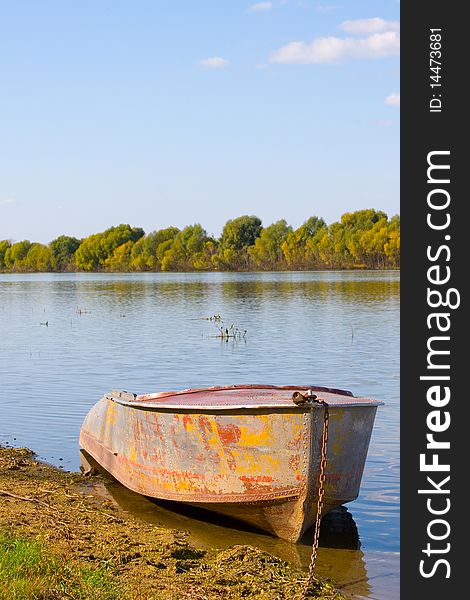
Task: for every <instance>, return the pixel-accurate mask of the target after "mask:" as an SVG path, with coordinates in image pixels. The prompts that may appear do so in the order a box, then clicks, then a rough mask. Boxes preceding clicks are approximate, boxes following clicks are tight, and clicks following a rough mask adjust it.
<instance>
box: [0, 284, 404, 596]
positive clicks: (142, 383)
mask: <svg viewBox="0 0 470 600" xmlns="http://www.w3.org/2000/svg"><path fill="white" fill-rule="evenodd" d="M399 289H400V283H399V274H398V273H397V272H312V273H246V274H239V273H225V274H222V273H210V274H206V273H204V274H166V273H165V274H163V273H158V274H119V275H117V274H106V275H105V274H53V275H52V274H32V275H0V384H1V392H2V393H1V396H0V415H1V417H0V443H4V444H5V443H9V444H11V445H16V446H28V447H30V448H32V449H33V450H35V451H36V452H37V453H38V455H39V457H40V458H42V459H44V460H46V461H48V462H51V463H53V464H55V465H57V466H60V467H62V468H64V469H66V470H72V471H75V470H78V464H79V461H78V443H77V442H78V434H79V429H80V425H81V422H82V420H83V417H84V416H85V414H86V413H87V411H88V410H89V408H90V407H91V406H92V405H93V404H94V403H95V402H96V401H97V400H98V399H99V398H100V397H101V395H102V394H103V393H104V392H106V391H109V390H111V389H125V390H128V391H132V392H135V393H137V394H141V393H148V392H155V391H161V390H176V389H182V388H186V387H204V386H211V385H217V384H222V385H226V384H233V383H269V384H289V383H291V384H299V383H300V384H317V385H324V386H331V387H340V388H345V389H349V390H351V391H352V392H353V393H354V394H355V395H364V396H369V397H372V398H377V399H380V400H383V401H384V402H385V405H384V406H382V407H379V409H378V412H377V418H376V423H375V428H374V432H373V435H372V440H371V445H370V449H369V454H368V459H367V463H366V468H365V472H364V476H363V481H362V487H361V494H360V496H359V498H358V499H357V500H356V501H354V502H352V503H349V504H348V505H347V509H348V513H347V516H348V517H349V519H351V517H352V523H353V525H354V527H357V530H356V531H354V532H353V533H352V534H351V531H349V532H348V533H345V532H344V531H343V532H342V533H339V532H338V531H337V530H338V527H337V526H336V525H335V524H333V526H332V527H330V530H329V531H327V530H326V529H325V531H324V534H323V538H322V546H321V548H320V552H319V565H318V569H319V574H320V575H321V574H323V575H328V576H332V577H334V578H335V579H336V580H337V581H340V582H342V583H344V584H345V588H344V590H345V591H347V592H351V593H355V594H358V595H360V596H365V597H368V598H376V599H378V600H392V599H396V598H398V597H399V592H398V570H399V569H398V552H399ZM215 314H220V315H221V317H222V319H223V320H224V322H225V323H226V324H227V325H228V326H230V324H231V323H232V322H235V323H236V325H237V326H238V327H239V328H240V329H242V330H245V329H246V330H247V335H246V338H245V339H244V340H240V341H237V342H232V341H230V342H228V343H226V342H222V341H221V340H220V339H217V338H216V337H215V336H216V335H217V333H218V332H217V330H216V328H215V325H214V323H212V322H210V321H208V320H206V319H205V318H206V317H209V316H211V315H215ZM100 493H104V494H110V495H111V496H113V497H114V498H115V499H116V501H118V502H120V503H121V504H122V505H123V506H125V507H126V508H127V509H128V510H131V511H133V512H139V514H141V515H143V516H144V518H147V519H149V520H155V521H159V522H166V523H168V524H170V525H171V526H175V527H178V526H180V527H183V528H184V529H189V530H190V531H191V534H192V536H193V537H194V538H195V543H200V544H207V545H214V546H217V547H221V546H224V545H226V544H228V543H230V544H232V543H253V544H255V545H258V546H259V547H262V548H263V549H266V550H269V551H271V552H273V553H277V554H279V555H281V556H283V557H284V558H288V559H289V560H292V561H293V562H298V563H299V564H302V565H306V564H308V556H309V547H308V543H309V541H310V540H309V539H308V536H307V537H306V539H304V540H303V541H302V543H300V544H297V545H295V546H294V545H292V544H287V543H286V542H280V541H278V540H274V539H273V538H271V537H269V536H265V535H262V534H259V533H255V532H250V531H246V530H243V529H242V530H240V529H239V528H238V527H237V526H236V525H235V524H233V523H229V522H226V523H223V525H224V526H221V524H220V522H212V523H210V524H207V523H206V521H205V519H206V516H205V515H201V514H192V513H191V514H190V515H189V516H188V513H187V511H184V512H183V513H181V511H180V512H179V513H178V512H175V510H174V509H173V508H172V507H171V506H170V507H169V506H168V505H161V506H157V505H155V504H154V503H151V502H149V501H147V500H145V499H142V498H140V497H138V496H136V495H135V494H131V493H129V492H127V491H126V490H124V489H122V488H121V486H118V485H117V484H113V483H110V484H109V486H107V489H106V490H104V489H103V490H101V491H100ZM342 518H343V520H344V515H343V517H342ZM351 536H352V537H351Z"/></svg>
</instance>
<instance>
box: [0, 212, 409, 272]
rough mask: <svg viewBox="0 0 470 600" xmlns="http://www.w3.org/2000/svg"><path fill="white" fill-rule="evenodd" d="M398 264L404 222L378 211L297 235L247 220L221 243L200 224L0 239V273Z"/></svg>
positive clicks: (231, 225) (320, 223)
mask: <svg viewBox="0 0 470 600" xmlns="http://www.w3.org/2000/svg"><path fill="white" fill-rule="evenodd" d="M399 266H400V217H399V216H398V215H395V216H394V217H392V218H391V219H389V218H388V217H387V215H386V214H385V213H384V212H382V211H377V210H375V209H373V208H369V209H365V210H359V211H356V212H352V213H345V214H343V215H342V217H341V220H340V221H338V222H335V223H332V224H331V225H329V226H328V225H327V224H326V223H325V221H324V220H323V219H322V218H320V217H317V216H312V217H310V218H309V219H307V221H305V223H303V224H302V225H301V226H300V227H298V228H297V229H295V230H293V229H292V227H291V226H290V225H288V224H287V223H286V221H285V220H284V219H281V220H280V221H277V222H276V223H273V224H272V225H269V226H268V227H265V228H264V229H263V227H262V225H261V220H260V219H259V218H258V217H255V216H248V215H243V216H241V217H238V218H236V219H231V220H229V221H227V223H226V224H225V226H224V228H223V230H222V234H221V236H220V238H219V240H216V239H214V238H212V237H210V236H209V235H208V234H207V232H206V230H205V229H204V228H203V227H202V226H201V225H200V224H199V223H196V224H195V225H189V226H188V227H185V228H184V229H183V230H181V231H180V230H179V229H178V228H177V227H167V228H165V229H159V230H157V231H153V232H151V233H149V234H147V235H145V234H144V231H143V229H141V228H140V227H131V226H130V225H118V226H117V227H110V228H109V229H106V231H103V232H101V233H95V234H93V235H90V236H88V237H86V238H85V239H83V240H81V241H80V240H78V239H77V238H74V237H70V236H65V235H63V236H60V237H58V238H56V239H55V240H53V241H52V242H51V243H50V244H49V246H45V245H43V244H38V243H34V244H31V242H30V241H28V240H23V241H21V242H16V243H11V242H10V241H8V240H2V241H0V271H10V272H22V271H70V270H73V269H77V270H80V271H104V270H105V271H214V270H219V271H231V270H236V271H246V270H254V269H261V270H283V269H290V270H308V269H358V268H359V269H366V268H367V269H386V268H399Z"/></svg>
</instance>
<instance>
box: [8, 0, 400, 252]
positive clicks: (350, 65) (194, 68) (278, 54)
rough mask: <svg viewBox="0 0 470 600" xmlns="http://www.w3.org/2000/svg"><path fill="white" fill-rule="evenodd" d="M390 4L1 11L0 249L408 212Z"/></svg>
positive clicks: (88, 4)
mask: <svg viewBox="0 0 470 600" xmlns="http://www.w3.org/2000/svg"><path fill="white" fill-rule="evenodd" d="M399 11H400V4H399V2H397V0H374V1H372V0H371V1H344V2H341V1H339V2H335V1H332V2H331V3H330V2H327V1H326V0H325V1H323V2H316V1H310V0H277V1H276V0H273V1H272V2H258V3H256V2H250V1H248V2H244V1H238V0H230V1H228V0H227V1H223V0H218V1H216V0H212V1H209V0H191V1H190V0H180V1H179V2H168V1H163V0H153V1H150V0H133V1H131V0H127V1H124V0H83V1H80V2H79V1H67V2H65V1H62V0H41V1H40V2H38V1H37V0H30V1H27V0H15V2H11V0H0V115H1V116H0V239H5V238H9V239H14V240H20V239H30V240H31V241H40V242H49V241H51V240H52V239H53V238H54V237H57V236H58V235H61V234H64V233H65V234H68V235H75V236H77V237H84V236H86V235H89V234H91V233H95V232H98V231H102V230H103V229H105V228H107V227H110V226H112V225H117V224H119V223H130V224H131V225H133V226H140V227H143V228H144V229H145V231H147V232H149V231H152V230H154V229H159V228H162V227H166V226H169V225H176V226H178V227H182V226H184V225H188V224H192V223H195V222H199V223H201V224H202V225H203V226H204V227H205V228H206V229H207V231H208V232H209V233H212V234H214V235H219V234H220V231H221V229H222V227H223V225H224V223H225V222H226V221H227V220H228V219H230V218H233V217H236V216H239V215H242V214H256V215H258V216H259V217H260V218H261V219H262V221H263V224H265V225H268V224H270V223H272V222H273V221H276V220H278V219H280V218H285V219H286V220H287V221H288V222H289V223H290V224H292V225H293V226H294V227H297V226H299V225H300V224H301V223H302V222H303V221H305V220H306V219H307V218H308V217H309V216H311V215H318V216H322V217H323V218H324V219H325V220H326V221H327V222H328V223H331V222H333V221H335V220H338V219H339V218H340V216H341V214H342V213H344V212H346V211H353V210H358V209H362V208H370V207H374V208H377V209H381V210H384V211H385V212H386V213H387V214H388V215H389V216H392V215H393V214H397V213H399V110H400V107H399V99H400V96H399V92H400V89H399V81H400V75H399V56H398V52H399Z"/></svg>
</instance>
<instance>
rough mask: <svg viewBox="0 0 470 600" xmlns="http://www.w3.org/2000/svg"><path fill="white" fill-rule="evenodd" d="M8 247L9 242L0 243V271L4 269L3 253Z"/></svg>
mask: <svg viewBox="0 0 470 600" xmlns="http://www.w3.org/2000/svg"><path fill="white" fill-rule="evenodd" d="M10 246H11V242H10V240H1V241H0V271H2V270H3V269H4V268H5V253H6V251H7V250H8V248H9V247H10Z"/></svg>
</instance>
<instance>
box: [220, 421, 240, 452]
mask: <svg viewBox="0 0 470 600" xmlns="http://www.w3.org/2000/svg"><path fill="white" fill-rule="evenodd" d="M217 432H218V434H219V438H220V441H221V442H222V444H223V445H224V446H226V445H228V444H236V443H237V442H238V440H239V439H240V435H241V432H240V427H237V426H236V425H234V424H233V423H229V424H228V425H225V426H224V425H220V424H219V423H217Z"/></svg>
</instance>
